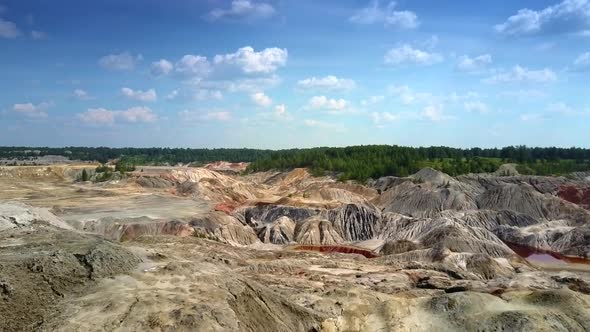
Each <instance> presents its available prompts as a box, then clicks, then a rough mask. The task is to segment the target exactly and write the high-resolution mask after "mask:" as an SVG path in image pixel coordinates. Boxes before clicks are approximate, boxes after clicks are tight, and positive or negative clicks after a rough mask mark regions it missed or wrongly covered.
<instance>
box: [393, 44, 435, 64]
mask: <svg viewBox="0 0 590 332" xmlns="http://www.w3.org/2000/svg"><path fill="white" fill-rule="evenodd" d="M384 59H385V63H386V64H389V65H396V66H397V65H408V64H411V65H425V66H428V65H433V64H436V63H439V62H442V61H444V57H443V56H442V55H440V54H438V53H430V52H428V51H422V50H419V49H415V48H413V47H412V46H410V45H408V44H405V45H402V46H399V47H396V48H392V49H391V50H389V51H388V52H387V53H386V54H385V57H384Z"/></svg>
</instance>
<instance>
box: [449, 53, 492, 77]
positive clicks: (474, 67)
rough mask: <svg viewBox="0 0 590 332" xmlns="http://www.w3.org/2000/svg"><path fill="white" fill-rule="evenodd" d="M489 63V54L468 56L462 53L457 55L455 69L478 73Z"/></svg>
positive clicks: (490, 61)
mask: <svg viewBox="0 0 590 332" xmlns="http://www.w3.org/2000/svg"><path fill="white" fill-rule="evenodd" d="M491 64H492V56H491V55H489V54H482V55H479V56H476V57H473V58H472V57H469V56H468V55H463V56H461V57H459V62H458V63H457V70H459V71H462V72H466V73H479V72H482V71H483V70H485V69H486V68H487V67H488V66H489V65H491Z"/></svg>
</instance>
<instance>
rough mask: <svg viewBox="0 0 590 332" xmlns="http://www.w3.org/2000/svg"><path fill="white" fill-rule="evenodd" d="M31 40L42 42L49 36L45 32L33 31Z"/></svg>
mask: <svg viewBox="0 0 590 332" xmlns="http://www.w3.org/2000/svg"><path fill="white" fill-rule="evenodd" d="M31 38H33V39H35V40H41V39H45V38H47V34H46V33H45V32H43V31H38V30H33V31H31Z"/></svg>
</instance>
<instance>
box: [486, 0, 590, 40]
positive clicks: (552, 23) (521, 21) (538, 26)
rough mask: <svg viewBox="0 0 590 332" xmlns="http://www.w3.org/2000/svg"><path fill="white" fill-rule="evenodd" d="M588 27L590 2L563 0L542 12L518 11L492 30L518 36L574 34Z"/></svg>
mask: <svg viewBox="0 0 590 332" xmlns="http://www.w3.org/2000/svg"><path fill="white" fill-rule="evenodd" d="M588 27H590V1H589V0H564V1H562V2H560V3H558V4H556V5H552V6H549V7H546V8H544V9H542V10H532V9H528V8H524V9H520V10H519V11H518V12H517V13H516V14H515V15H512V16H510V17H509V18H508V19H507V20H506V21H505V22H504V23H501V24H498V25H496V26H495V27H494V28H495V30H496V31H497V32H499V33H501V34H504V35H509V36H520V35H531V34H538V33H576V32H580V31H584V30H585V29H586V28H588Z"/></svg>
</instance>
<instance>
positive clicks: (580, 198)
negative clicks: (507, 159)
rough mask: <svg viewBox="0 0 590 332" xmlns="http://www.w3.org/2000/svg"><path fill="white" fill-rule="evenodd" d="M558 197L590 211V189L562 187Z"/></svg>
mask: <svg viewBox="0 0 590 332" xmlns="http://www.w3.org/2000/svg"><path fill="white" fill-rule="evenodd" d="M557 195H558V196H559V197H560V198H562V199H565V200H566V201H568V202H572V203H574V204H578V205H580V206H581V207H583V208H585V209H590V187H576V186H562V187H561V188H559V191H558V192H557Z"/></svg>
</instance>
